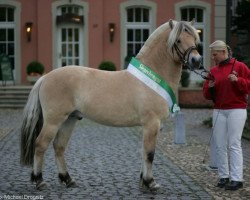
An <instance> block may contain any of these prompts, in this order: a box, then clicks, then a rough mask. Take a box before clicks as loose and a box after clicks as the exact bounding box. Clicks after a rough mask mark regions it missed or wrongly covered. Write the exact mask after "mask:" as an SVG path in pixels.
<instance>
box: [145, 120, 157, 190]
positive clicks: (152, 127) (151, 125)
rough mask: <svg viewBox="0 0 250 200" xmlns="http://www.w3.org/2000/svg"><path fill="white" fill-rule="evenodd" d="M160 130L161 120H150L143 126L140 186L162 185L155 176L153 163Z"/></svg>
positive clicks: (153, 188) (153, 186)
mask: <svg viewBox="0 0 250 200" xmlns="http://www.w3.org/2000/svg"><path fill="white" fill-rule="evenodd" d="M159 130H160V120H157V119H155V120H150V121H149V122H147V123H146V124H145V125H144V126H143V163H142V171H141V176H140V186H141V187H146V188H148V189H150V190H157V189H159V188H160V185H159V184H157V183H156V182H155V180H154V178H153V174H152V165H153V160H154V154H155V146H156V141H157V134H158V132H159Z"/></svg>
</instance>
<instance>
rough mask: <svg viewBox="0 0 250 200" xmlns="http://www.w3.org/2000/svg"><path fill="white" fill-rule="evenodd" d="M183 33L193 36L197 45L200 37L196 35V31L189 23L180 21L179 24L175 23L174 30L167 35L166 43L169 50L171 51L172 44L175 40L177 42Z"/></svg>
mask: <svg viewBox="0 0 250 200" xmlns="http://www.w3.org/2000/svg"><path fill="white" fill-rule="evenodd" d="M183 31H186V32H187V33H188V34H190V35H191V36H193V37H194V38H195V43H196V44H197V43H199V41H200V37H199V35H198V33H197V30H196V29H195V28H194V27H193V26H191V24H190V22H185V21H180V22H175V24H174V28H173V30H172V31H171V32H170V34H169V38H168V43H167V45H168V47H169V49H172V47H173V46H174V43H175V42H176V40H178V38H179V37H180V34H181V33H182V32H183Z"/></svg>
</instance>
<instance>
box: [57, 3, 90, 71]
mask: <svg viewBox="0 0 250 200" xmlns="http://www.w3.org/2000/svg"><path fill="white" fill-rule="evenodd" d="M62 5H77V6H80V7H82V8H83V16H84V24H83V25H82V40H81V44H80V46H82V48H83V52H84V54H83V65H84V66H88V63H89V42H88V39H89V36H88V35H89V34H88V27H89V26H88V21H89V20H88V14H89V4H88V3H87V2H83V1H81V0H71V1H70V3H69V1H68V0H57V1H54V2H53V3H52V42H53V55H52V64H53V69H55V68H58V67H60V65H59V63H58V38H57V37H58V26H57V25H56V17H57V10H58V7H60V6H62Z"/></svg>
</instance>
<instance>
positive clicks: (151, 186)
mask: <svg viewBox="0 0 250 200" xmlns="http://www.w3.org/2000/svg"><path fill="white" fill-rule="evenodd" d="M148 188H149V190H151V191H157V190H159V189H160V188H161V185H160V184H158V183H156V182H155V181H153V182H152V183H151V184H149V186H148Z"/></svg>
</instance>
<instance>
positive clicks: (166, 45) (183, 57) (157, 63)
mask: <svg viewBox="0 0 250 200" xmlns="http://www.w3.org/2000/svg"><path fill="white" fill-rule="evenodd" d="M198 42H199V36H198V34H197V31H196V29H195V28H194V27H193V26H192V24H191V23H190V22H183V21H180V22H177V21H173V20H170V21H169V22H167V23H165V24H163V25H161V26H160V27H158V28H157V29H156V30H155V31H154V32H153V33H152V34H151V35H150V37H149V38H148V39H147V41H146V42H145V44H144V46H143V47H142V48H141V50H140V52H139V53H138V55H137V56H136V59H138V60H139V61H140V62H141V63H143V64H144V65H146V66H147V67H148V68H150V69H151V70H152V71H154V72H155V73H157V74H158V75H159V76H161V77H162V78H163V79H164V80H165V81H166V82H167V83H168V84H169V86H170V87H171V88H172V90H173V91H174V92H175V93H176V91H177V87H178V84H179V81H180V77H181V71H182V65H188V66H189V67H191V68H194V67H198V66H199V65H200V63H201V56H200V55H199V53H198V52H197V49H196V45H197V43H198ZM104 102H105V103H104ZM169 112H170V111H169V105H168V103H167V102H166V101H165V100H164V99H163V98H162V97H161V96H160V95H158V94H157V93H156V92H155V91H153V90H152V89H151V88H149V87H148V86H147V85H146V84H144V83H143V82H141V81H140V80H138V79H137V78H136V77H135V76H133V75H132V74H131V73H129V72H128V70H121V71H116V72H108V71H101V70H97V69H93V68H87V67H82V66H66V67H62V68H58V69H55V70H53V71H51V72H49V73H48V74H46V75H44V76H43V77H41V78H40V79H39V80H38V81H37V82H36V84H35V85H34V87H33V89H32V90H31V92H30V95H29V98H28V102H27V104H26V106H25V108H24V119H23V123H22V128H21V164H23V165H33V171H32V173H31V180H32V181H35V182H36V187H37V189H41V188H43V187H44V186H46V182H45V181H44V180H43V177H42V168H43V159H44V153H45V151H46V150H47V148H48V145H49V144H50V142H51V141H53V147H54V150H55V157H56V163H57V166H58V171H59V178H60V180H61V181H62V182H63V183H65V185H66V186H67V187H70V186H72V185H74V184H75V182H74V180H73V179H72V178H71V177H70V175H69V173H68V169H67V167H66V162H65V159H64V152H65V149H66V147H67V144H68V141H69V139H70V137H71V135H72V131H73V128H74V126H75V124H76V122H77V120H79V119H81V118H82V117H83V116H84V117H86V118H88V119H91V120H93V121H95V122H98V123H101V124H104V125H109V126H122V127H125V126H126V127H131V126H138V125H139V126H142V128H143V159H142V160H143V161H142V169H141V175H140V183H141V186H144V187H146V188H148V189H150V190H157V189H158V188H159V184H157V183H156V181H155V180H154V178H153V174H152V164H153V159H154V154H155V146H156V140H157V134H158V132H159V130H160V123H161V121H162V119H164V118H166V117H167V116H168V115H169ZM82 151H84V149H82Z"/></svg>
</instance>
